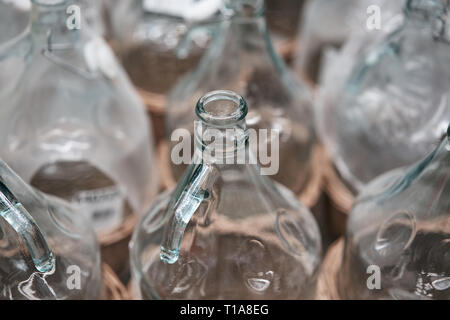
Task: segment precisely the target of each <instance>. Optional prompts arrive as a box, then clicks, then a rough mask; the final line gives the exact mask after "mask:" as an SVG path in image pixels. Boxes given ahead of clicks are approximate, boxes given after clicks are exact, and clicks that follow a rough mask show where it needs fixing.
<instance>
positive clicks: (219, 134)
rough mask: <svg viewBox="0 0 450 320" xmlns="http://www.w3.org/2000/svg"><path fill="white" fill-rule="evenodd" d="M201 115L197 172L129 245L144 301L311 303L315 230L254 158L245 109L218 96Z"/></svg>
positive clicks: (230, 96) (152, 213) (229, 95)
mask: <svg viewBox="0 0 450 320" xmlns="http://www.w3.org/2000/svg"><path fill="white" fill-rule="evenodd" d="M196 113H197V116H198V119H199V121H197V122H196V125H195V126H196V133H195V146H196V152H195V153H194V158H193V161H192V164H190V166H189V167H188V169H187V170H186V173H185V175H184V177H183V178H182V179H181V180H180V182H179V184H178V186H177V187H176V189H175V190H174V191H173V192H172V193H171V195H170V194H163V195H162V196H160V197H159V198H158V200H157V201H155V202H154V204H153V205H152V207H151V208H150V210H149V211H148V213H147V215H146V216H145V217H143V219H142V221H141V223H139V224H138V227H137V228H136V230H135V232H134V234H133V238H132V241H131V243H130V257H131V264H132V272H133V277H134V280H135V285H136V286H137V288H138V289H137V291H138V296H140V297H142V298H145V299H236V300H240V299H299V298H312V297H314V294H315V284H316V271H317V268H318V266H319V263H320V259H321V258H320V257H321V254H320V252H321V241H320V233H319V230H318V227H317V224H316V221H315V219H314V218H313V216H312V214H311V213H310V212H309V210H308V209H307V208H306V207H304V206H303V205H302V204H300V203H299V202H298V200H296V198H295V196H294V195H293V194H292V193H291V192H290V191H289V190H288V189H287V188H285V187H283V186H281V185H280V184H274V183H273V182H272V180H271V179H269V178H268V177H267V176H264V175H261V171H260V168H259V167H258V165H257V162H256V160H255V159H254V157H253V155H252V153H251V152H249V147H248V146H249V142H248V140H249V133H248V129H247V126H246V122H245V116H246V115H247V104H246V102H245V101H244V99H243V98H242V97H241V96H239V95H237V94H235V93H234V92H231V91H213V92H210V93H208V94H206V95H205V96H204V97H202V98H201V99H200V101H199V102H198V103H197V106H196ZM212 137H214V138H215V139H212Z"/></svg>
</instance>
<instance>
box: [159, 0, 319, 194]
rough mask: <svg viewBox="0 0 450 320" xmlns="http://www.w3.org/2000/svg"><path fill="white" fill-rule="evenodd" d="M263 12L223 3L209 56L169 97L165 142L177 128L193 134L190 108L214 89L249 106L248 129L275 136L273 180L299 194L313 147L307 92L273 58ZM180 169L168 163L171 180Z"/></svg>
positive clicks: (257, 6) (254, 4)
mask: <svg viewBox="0 0 450 320" xmlns="http://www.w3.org/2000/svg"><path fill="white" fill-rule="evenodd" d="M263 11H264V1H256V0H255V1H239V0H236V1H235V0H232V1H225V9H224V10H223V12H224V13H223V17H222V21H221V22H220V23H218V24H215V25H213V26H211V27H210V30H211V31H212V33H213V40H212V43H211V45H210V48H209V49H208V52H207V53H206V54H205V56H204V57H203V58H202V60H201V62H200V64H199V66H198V68H197V69H196V70H195V71H193V72H192V73H190V74H188V75H187V76H186V77H184V78H183V79H182V80H181V81H180V82H179V83H178V84H177V86H176V87H175V88H174V90H173V91H172V92H171V94H170V95H169V99H168V109H167V110H168V114H167V139H168V140H169V143H171V141H170V137H171V134H172V133H173V131H174V130H176V129H180V128H185V129H188V130H190V132H193V121H194V119H195V115H194V112H193V110H192V105H194V104H195V103H196V101H197V100H198V99H199V98H200V97H201V96H202V95H203V94H204V93H205V92H208V91H211V90H216V89H217V88H224V89H227V90H233V91H235V92H238V93H239V94H241V95H243V96H245V97H246V99H247V101H248V103H249V105H250V106H251V108H250V111H249V114H248V116H247V123H248V125H249V128H252V129H256V130H259V129H267V130H269V131H270V130H275V131H277V132H278V133H279V136H280V139H279V153H280V157H279V158H280V161H279V171H278V173H277V174H276V175H275V176H273V178H274V179H275V180H276V181H278V182H280V183H282V184H283V185H285V186H287V187H288V188H289V189H291V190H292V191H294V192H295V193H299V192H301V191H302V190H303V188H304V186H305V185H306V182H307V181H308V178H309V174H310V169H311V153H312V152H311V151H312V147H313V145H314V143H315V135H314V129H313V123H312V122H313V119H312V107H311V105H312V102H311V93H310V91H309V89H308V87H307V86H306V85H304V84H302V83H299V82H298V81H297V80H296V79H295V77H294V76H293V75H292V74H291V73H290V72H289V71H288V70H287V68H286V66H285V65H284V63H283V61H282V60H281V59H280V58H279V57H278V56H277V54H276V53H275V51H274V48H273V46H272V43H271V41H270V37H269V35H268V31H267V26H266V22H265V19H264V17H263V16H262V12H263ZM177 142H178V141H177ZM177 142H174V143H172V146H173V145H175V144H176V143H177ZM271 143H272V142H271V141H269V147H268V148H269V149H270V148H271ZM251 147H252V148H253V149H254V150H256V149H257V146H256V145H252V146H251ZM255 154H259V153H256V152H255ZM169 156H170V155H169ZM185 168H186V166H183V165H175V164H172V172H173V174H174V176H175V179H179V178H180V177H181V175H182V173H183V172H184V170H185Z"/></svg>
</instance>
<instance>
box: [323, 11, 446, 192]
mask: <svg viewBox="0 0 450 320" xmlns="http://www.w3.org/2000/svg"><path fill="white" fill-rule="evenodd" d="M433 12H434V11H433ZM431 25H433V27H434V24H432V23H431V22H427V23H425V22H423V21H416V19H412V18H409V19H407V20H406V21H405V23H404V24H403V25H402V26H400V27H399V28H397V29H396V30H395V31H394V32H393V33H391V34H389V35H388V36H387V37H386V38H385V39H384V40H383V41H382V42H381V44H379V45H378V46H377V47H375V48H374V49H372V50H371V51H370V52H368V53H367V54H365V55H364V56H363V57H362V59H361V60H360V62H359V63H357V64H356V65H355V67H354V68H353V70H352V72H351V74H350V75H349V77H348V79H347V80H346V84H345V86H344V88H343V90H342V91H341V94H339V96H337V97H333V98H331V97H328V98H325V99H324V105H323V106H322V107H321V109H323V110H320V116H319V117H318V120H319V128H320V129H319V130H320V132H321V135H322V138H323V140H324V143H325V144H326V146H327V148H328V149H329V150H330V152H331V153H332V154H333V156H334V158H335V164H336V166H337V168H338V169H339V172H340V174H341V175H342V176H343V177H344V179H345V180H346V181H347V182H348V183H349V184H350V186H351V187H352V188H353V189H354V190H360V189H361V188H362V187H363V186H364V185H365V184H366V183H368V182H369V181H370V180H371V179H373V178H374V177H376V176H378V175H380V174H382V173H384V172H386V171H388V170H391V169H394V168H397V167H400V166H405V165H409V164H411V163H413V162H414V161H418V160H419V159H420V158H421V157H422V156H423V154H426V153H428V152H430V151H431V150H432V148H433V144H434V142H435V141H437V140H438V139H439V138H440V137H441V136H442V134H443V132H444V131H445V129H446V127H447V124H448V120H449V117H450V107H449V105H448V103H447V102H446V98H445V97H446V96H447V94H448V81H447V80H448V73H449V70H448V68H446V67H442V66H446V65H447V63H448V49H449V48H450V47H449V46H448V44H447V43H446V42H445V41H444V40H443V39H439V38H436V37H434V36H433V32H434V31H435V30H433V29H432V28H431ZM430 115H431V116H430ZM375 155H376V156H375Z"/></svg>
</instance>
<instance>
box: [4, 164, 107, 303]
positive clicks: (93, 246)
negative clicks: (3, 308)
mask: <svg viewBox="0 0 450 320" xmlns="http://www.w3.org/2000/svg"><path fill="white" fill-rule="evenodd" d="M85 219H86V218H85V217H84V216H83V215H82V214H79V212H74V210H73V208H72V207H70V206H68V205H67V203H65V202H63V201H61V200H58V199H57V198H53V197H47V196H44V195H43V194H42V193H40V192H37V191H35V190H34V189H32V188H31V187H30V186H28V185H27V184H26V183H25V182H24V181H23V180H21V179H20V178H19V177H18V176H17V175H16V174H15V173H14V172H13V171H12V170H11V169H10V168H9V167H8V166H7V165H6V163H4V162H3V161H1V160H0V300H37V299H39V300H40V299H42V300H44V299H45V300H47V299H97V298H99V295H100V285H101V269H100V251H99V246H98V243H97V240H96V238H95V234H94V232H93V230H92V229H91V228H89V226H87V223H86V221H85Z"/></svg>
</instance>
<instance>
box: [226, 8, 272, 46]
mask: <svg viewBox="0 0 450 320" xmlns="http://www.w3.org/2000/svg"><path fill="white" fill-rule="evenodd" d="M226 23H229V35H230V36H231V37H232V40H233V41H235V42H239V43H240V44H241V45H243V48H244V49H246V48H255V47H257V48H258V49H259V50H265V49H266V48H268V43H270V38H269V31H268V29H267V23H266V20H265V18H264V17H263V16H253V17H234V18H232V19H231V20H229V21H228V22H226Z"/></svg>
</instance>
